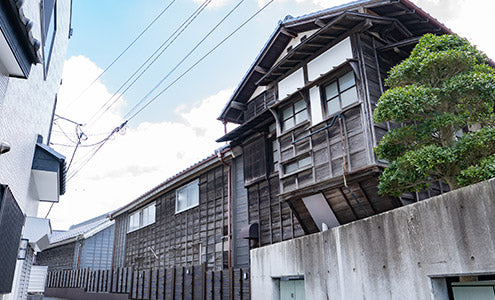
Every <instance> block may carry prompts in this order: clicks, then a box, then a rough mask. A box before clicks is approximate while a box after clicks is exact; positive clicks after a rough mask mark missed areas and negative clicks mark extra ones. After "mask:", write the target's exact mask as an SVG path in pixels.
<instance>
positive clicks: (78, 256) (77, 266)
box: [76, 236, 82, 270]
mask: <svg viewBox="0 0 495 300" xmlns="http://www.w3.org/2000/svg"><path fill="white" fill-rule="evenodd" d="M79 237H80V236H78V237H77V238H76V245H77V244H79V249H77V263H76V270H77V269H79V261H80V260H81V248H82V243H81V242H79Z"/></svg>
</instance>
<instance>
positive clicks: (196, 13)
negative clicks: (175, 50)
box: [88, 0, 212, 124]
mask: <svg viewBox="0 0 495 300" xmlns="http://www.w3.org/2000/svg"><path fill="white" fill-rule="evenodd" d="M211 1H212V0H206V1H204V2H203V3H202V4H201V5H200V6H199V7H198V8H197V9H196V10H195V11H194V12H193V13H192V14H191V15H190V16H189V17H188V18H187V19H186V20H185V21H184V22H182V23H181V24H180V25H179V27H178V28H177V29H176V30H175V31H174V32H173V33H172V34H171V35H170V36H169V37H168V38H167V39H166V40H165V41H164V42H163V43H162V44H161V45H160V46H159V47H158V48H157V49H156V50H155V51H154V52H153V53H152V54H151V55H150V56H149V57H148V58H147V59H146V60H145V61H144V62H143V63H142V64H141V65H140V66H139V67H138V68H137V70H136V71H135V72H134V73H133V74H132V75H131V76H129V77H128V78H127V80H126V81H125V82H124V83H123V84H122V85H120V87H119V88H118V89H117V90H116V91H115V93H114V94H113V95H112V96H110V98H108V100H107V101H105V103H103V105H102V106H100V108H98V110H97V111H96V113H94V114H93V115H92V116H91V118H90V120H89V121H88V123H89V124H94V123H95V122H96V121H97V119H98V118H100V117H101V116H102V115H104V114H105V113H106V112H107V111H108V110H109V109H110V108H111V107H112V106H113V105H114V104H115V103H116V102H117V101H118V100H119V99H120V98H122V96H123V95H124V94H125V93H126V92H127V91H128V90H129V89H130V88H131V87H132V86H133V85H134V84H135V83H136V81H137V80H138V79H139V78H141V76H143V74H144V73H145V72H146V71H147V70H148V69H149V68H150V67H151V65H153V63H155V62H156V61H157V60H158V58H160V56H161V55H162V54H163V53H164V52H165V51H166V50H167V49H168V48H169V47H170V46H171V45H172V44H173V43H174V41H175V40H176V39H177V38H178V37H179V36H180V35H181V34H182V33H183V32H184V31H185V30H186V29H187V27H189V25H190V24H191V23H192V22H193V21H194V20H195V19H196V18H197V17H198V16H199V14H201V12H202V11H203V10H204V9H205V8H206V7H207V6H208V5H209V4H210V2H211ZM170 40H171V41H170ZM169 41H170V43H169ZM167 43H168V45H167ZM165 45H166V46H165ZM163 47H165V48H163ZM162 48H163V49H162ZM158 52H159V53H158ZM157 53H158V55H156V54H157ZM155 55H156V57H155ZM153 57H154V58H153ZM152 59H153V60H152ZM150 60H152V61H151V62H150V63H149V64H148V62H149V61H150ZM146 64H148V65H147V66H146ZM145 66H146V67H145ZM143 67H144V70H143ZM141 70H142V71H141ZM140 71H141V73H139V75H138V76H137V77H136V78H134V80H133V81H132V82H131V83H130V84H129V85H128V86H127V87H126V88H125V89H124V91H123V92H122V93H120V95H119V92H120V91H121V90H122V89H123V88H124V86H125V85H126V84H127V83H129V81H131V79H132V78H133V77H134V76H136V74H137V73H138V72H140ZM117 95H118V96H117ZM116 96H117V97H116ZM114 97H116V98H115V99H114V100H113V101H112V102H111V103H110V101H111V100H112V99H113V98H114ZM109 103H110V104H109ZM108 104H109V105H108ZM107 105H108V106H107ZM105 106H107V107H106V108H105ZM104 108H105V110H104V111H103V112H102V113H100V111H101V110H102V109H104ZM98 114H100V115H99V116H98Z"/></svg>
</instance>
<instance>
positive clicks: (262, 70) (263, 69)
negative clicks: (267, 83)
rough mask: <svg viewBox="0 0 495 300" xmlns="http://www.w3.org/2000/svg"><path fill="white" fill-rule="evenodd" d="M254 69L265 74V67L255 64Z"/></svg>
mask: <svg viewBox="0 0 495 300" xmlns="http://www.w3.org/2000/svg"><path fill="white" fill-rule="evenodd" d="M254 71H255V72H258V73H260V74H263V75H265V74H266V69H265V68H263V67H260V66H256V67H254Z"/></svg>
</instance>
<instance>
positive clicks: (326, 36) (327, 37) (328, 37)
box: [318, 34, 337, 40]
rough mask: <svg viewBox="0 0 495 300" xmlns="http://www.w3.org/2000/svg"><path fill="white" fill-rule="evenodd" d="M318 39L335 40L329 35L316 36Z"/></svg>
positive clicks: (334, 37)
mask: <svg viewBox="0 0 495 300" xmlns="http://www.w3.org/2000/svg"><path fill="white" fill-rule="evenodd" d="M318 37H319V38H322V39H327V40H331V39H336V38H337V36H335V35H329V34H320V35H318Z"/></svg>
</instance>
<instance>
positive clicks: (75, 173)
mask: <svg viewBox="0 0 495 300" xmlns="http://www.w3.org/2000/svg"><path fill="white" fill-rule="evenodd" d="M210 1H211V0H210ZM274 1H275V0H271V1H269V2H267V3H266V4H265V5H264V6H263V7H261V8H260V9H258V10H257V11H256V12H255V13H253V14H252V15H251V16H250V17H249V18H248V19H246V20H245V21H244V22H243V23H241V24H240V25H239V26H238V27H236V29H234V30H233V31H232V32H231V33H230V34H229V35H227V36H226V37H225V38H224V39H222V40H221V41H220V42H219V43H217V45H215V46H214V47H213V48H212V49H210V50H209V51H208V52H207V53H206V54H204V55H203V56H202V57H201V58H200V59H198V60H197V61H196V62H195V63H194V64H192V65H191V66H190V67H189V68H188V69H187V70H185V71H184V72H183V73H182V74H181V75H180V76H179V77H177V78H176V79H175V80H174V81H172V82H171V83H170V84H169V85H167V86H166V87H165V88H163V89H162V90H161V91H160V92H159V93H158V94H157V95H155V96H154V97H153V98H151V99H150V100H149V101H148V102H146V104H145V105H144V106H142V107H141V108H140V109H139V110H138V111H136V112H135V113H133V114H132V115H131V116H130V117H129V118H127V119H126V121H124V122H123V123H122V124H121V125H120V126H118V127H116V128H115V129H114V130H113V131H112V132H111V133H110V134H109V136H108V137H107V138H106V139H105V140H104V142H102V143H101V144H100V145H99V146H98V147H97V148H96V149H95V150H94V151H93V152H91V153H90V154H89V155H87V158H86V159H85V160H84V161H83V162H82V163H81V165H80V166H79V168H78V169H77V170H75V171H74V172H73V173H72V174H70V175H69V176H68V179H67V181H68V180H70V179H72V178H74V176H76V175H77V174H78V173H79V171H80V170H81V169H82V168H83V167H84V166H85V165H86V164H87V163H88V162H89V161H90V160H91V159H92V158H93V157H94V156H95V155H96V153H97V152H98V151H99V150H100V149H101V148H102V147H103V145H105V143H106V142H107V141H108V140H109V139H110V138H111V137H112V136H113V134H115V133H116V132H119V131H120V130H122V129H124V128H125V126H126V125H127V124H128V122H129V121H130V120H132V119H134V118H135V117H136V116H137V115H138V114H139V113H141V112H142V111H143V110H144V109H145V108H146V107H148V106H149V105H150V104H151V103H153V102H154V101H156V99H157V98H158V97H160V96H161V95H162V94H163V93H165V92H166V91H167V90H168V89H169V88H170V87H172V86H173V85H174V84H175V83H177V82H178V81H179V80H180V79H181V78H183V77H184V76H185V75H186V74H188V73H189V72H190V71H191V70H192V69H193V68H195V67H196V66H197V65H198V64H199V63H201V62H202V61H203V60H204V59H206V58H207V57H208V56H209V55H211V54H212V53H213V52H214V51H215V50H216V49H218V48H219V47H220V46H221V45H223V44H224V43H225V42H226V41H227V40H228V39H230V38H231V37H232V36H233V35H234V34H236V33H237V32H238V31H239V30H241V29H242V28H243V27H244V26H245V25H246V24H247V23H249V22H250V21H251V20H252V19H254V18H255V17H256V16H257V15H258V14H260V13H261V12H262V11H263V10H265V9H266V8H267V7H268V6H269V5H270V4H271V3H273V2H274ZM169 73H172V72H169ZM166 76H169V74H167V75H166ZM157 88H158V86H155V87H154V88H153V89H152V90H151V91H150V92H153V91H154V90H156V89H157ZM140 103H141V101H140ZM135 106H136V105H135ZM134 109H135V108H134V107H133V108H131V110H130V111H132V110H134ZM126 115H128V114H126Z"/></svg>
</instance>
